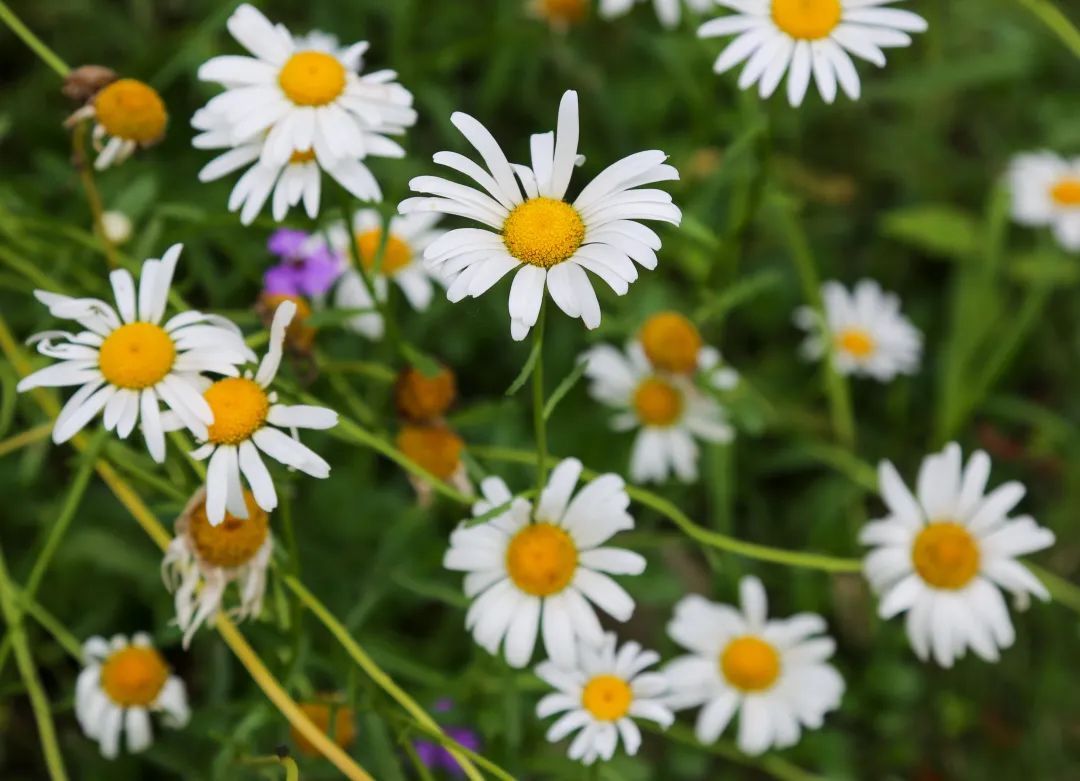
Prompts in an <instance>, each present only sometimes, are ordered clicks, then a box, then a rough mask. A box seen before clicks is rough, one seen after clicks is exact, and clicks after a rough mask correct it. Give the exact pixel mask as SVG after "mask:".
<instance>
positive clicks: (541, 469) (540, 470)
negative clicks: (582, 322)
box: [532, 298, 548, 506]
mask: <svg viewBox="0 0 1080 781" xmlns="http://www.w3.org/2000/svg"><path fill="white" fill-rule="evenodd" d="M546 319H547V298H544V299H543V300H542V301H541V303H540V317H539V318H538V319H537V321H536V326H535V327H534V330H533V339H535V342H534V345H535V346H534V348H533V349H534V350H536V364H535V365H534V366H533V376H532V381H533V383H532V385H533V431H534V432H535V435H536V497H537V502H536V506H539V503H540V497H541V496H543V494H544V486H545V485H546V484H547V462H548V452H547V427H546V426H545V425H544V322H545V320H546Z"/></svg>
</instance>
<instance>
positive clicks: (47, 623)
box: [11, 583, 83, 664]
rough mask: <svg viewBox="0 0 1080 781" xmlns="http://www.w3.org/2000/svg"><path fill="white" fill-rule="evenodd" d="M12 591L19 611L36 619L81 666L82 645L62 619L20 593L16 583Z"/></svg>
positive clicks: (24, 593)
mask: <svg viewBox="0 0 1080 781" xmlns="http://www.w3.org/2000/svg"><path fill="white" fill-rule="evenodd" d="M11 590H12V592H14V594H15V601H16V602H18V604H19V609H20V610H22V612H23V614H24V615H26V616H28V617H30V618H32V619H34V621H36V622H37V623H38V625H39V626H40V627H41V628H42V629H44V630H45V631H46V632H48V633H49V634H50V635H52V638H53V640H55V641H56V642H57V645H59V646H60V647H61V648H63V649H64V650H65V651H67V653H68V655H69V656H71V658H72V659H75V660H76V661H77V662H79V663H80V664H81V663H82V658H83V654H82V643H80V642H79V638H77V637H75V635H73V634H72V633H71V631H70V630H69V629H68V628H67V627H66V626H64V624H63V623H62V622H61V621H60V619H58V618H57V617H56V616H54V615H53V614H52V613H50V612H49V611H48V610H46V609H45V608H44V607H43V606H42V604H41V603H40V602H38V601H37V600H35V599H33V598H31V597H29V596H27V594H26V592H25V591H20V590H19V588H18V587H17V586H16V585H15V584H14V583H12V584H11Z"/></svg>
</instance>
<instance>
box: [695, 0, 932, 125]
mask: <svg viewBox="0 0 1080 781" xmlns="http://www.w3.org/2000/svg"><path fill="white" fill-rule="evenodd" d="M716 2H717V3H718V4H719V5H722V6H724V7H726V8H730V9H732V10H733V11H736V12H737V13H735V14H729V15H727V16H721V17H719V18H718V19H713V20H711V21H708V22H705V24H703V25H701V27H700V28H698V37H699V38H716V37H723V36H729V35H734V36H736V38H735V40H734V41H732V42H731V43H730V44H729V45H728V47H727V48H726V49H724V51H723V52H721V54H720V56H719V57H717V59H716V63H715V64H714V65H713V70H714V71H716V72H717V73H724V72H726V71H728V70H730V69H731V68H734V67H735V66H736V65H739V64H740V63H743V62H745V63H746V65H745V66H744V67H743V69H742V73H741V74H740V75H739V88H740V89H747V88H748V87H750V86H751V85H753V84H754V83H757V85H758V90H759V92H760V93H761V97H763V98H767V97H769V96H770V95H772V94H773V92H774V91H775V90H776V88H777V86H779V84H780V81H781V79H783V78H784V74H785V73H788V72H789V71H790V73H789V75H788V80H787V95H788V101H789V102H790V103H791V105H792V106H798V105H799V104H801V103H802V100H803V97H804V96H805V95H806V88H807V86H809V84H810V76H811V74H812V75H813V77H814V81H815V82H817V87H818V91H819V92H820V93H821V97H822V99H823V100H824V101H825V102H826V103H832V102H833V100H835V98H836V85H837V84H839V85H840V88H841V89H842V90H844V92H846V93H847V95H848V97H849V98H851V99H852V100H858V98H859V93H860V89H861V87H860V84H859V74H858V73H857V72H856V71H855V65H854V64H853V63H852V61H851V55H852V54H853V55H855V56H856V57H858V58H860V59H863V60H867V61H869V62H872V63H874V64H875V65H877V66H878V67H884V66H885V53H884V51H882V50H883V49H888V48H894V47H902V46H910V45H911V36H910V35H908V33H921V32H924V31H925V30H926V20H925V19H923V18H922V17H921V16H919V15H918V14H914V13H912V12H911V11H904V10H901V9H899V8H881V7H880V6H885V5H890V4H892V3H895V2H900V0H716Z"/></svg>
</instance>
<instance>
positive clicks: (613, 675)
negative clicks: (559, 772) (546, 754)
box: [536, 632, 675, 765]
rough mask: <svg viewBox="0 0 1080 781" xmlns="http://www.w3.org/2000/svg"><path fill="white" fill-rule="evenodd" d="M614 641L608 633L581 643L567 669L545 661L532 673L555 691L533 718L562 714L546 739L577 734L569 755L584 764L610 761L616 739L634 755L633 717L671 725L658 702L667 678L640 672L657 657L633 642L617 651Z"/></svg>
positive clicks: (636, 742)
mask: <svg viewBox="0 0 1080 781" xmlns="http://www.w3.org/2000/svg"><path fill="white" fill-rule="evenodd" d="M615 643H616V640H615V635H614V634H613V633H611V632H608V633H606V634H605V635H604V638H603V640H602V641H601V643H600V644H599V645H594V644H590V643H582V644H581V647H580V648H579V651H578V664H577V665H576V666H575V667H573V668H569V669H567V668H565V667H561V666H559V665H557V664H555V663H553V662H550V661H548V662H542V663H541V664H540V665H539V666H537V668H536V674H537V675H538V676H539V677H540V678H541V679H543V680H544V681H545V682H547V683H548V684H550V685H551V686H552V687H554V688H555V689H557V690H558V691H557V692H556V693H555V694H549V695H547V696H546V697H544V698H543V699H542V700H540V702H539V703H538V704H537V706H536V715H537V717H538V718H541V719H546V718H547V717H548V716H552V715H554V714H556V713H562V714H563V715H562V716H560V717H559V718H558V720H557V721H556V722H555V723H554V724H552V725H551V728H550V729H549V730H548V732H547V739H548V740H549V741H550V742H552V743H555V742H556V741H559V740H562V739H563V738H564V737H566V736H568V735H570V734H571V733H574V732H577V736H576V737H575V738H574V740H573V741H572V742H571V743H570V750H569V752H568V753H569V756H570V759H573V760H577V761H579V762H582V763H583V764H586V765H591V764H593V763H594V762H595V761H596V760H597V759H601V760H604V761H605V762H606V761H608V760H609V759H611V758H612V757H613V756H614V755H615V748H616V747H617V745H618V743H619V738H620V737H621V738H622V743H623V748H625V749H626V753H627V754H628V755H630V756H634V755H635V754H637V751H638V748H639V747H640V746H641V730H639V729H638V726H637V725H636V724H635V723H634V719H635V718H638V719H645V720H646V721H652V722H655V723H656V724H659V725H660V726H661V727H663V728H665V729H667V728H668V727H670V726H671V724H672V722H673V721H675V716H674V714H673V713H672V712H671V710H670V709H669V708H668V707H667V705H665V704H664V703H663V701H662V697H663V695H664V694H666V693H667V688H668V681H667V677H666V676H664V675H663V674H661V673H657V672H644V671H645V670H646V669H647V668H649V667H652V666H653V665H654V664H656V663H657V662H658V661H660V654H658V653H656V651H645V650H642V648H641V646H640V645H638V644H637V643H635V642H632V641H631V642H628V643H624V644H623V646H622V647H621V648H618V649H617V648H616V647H615Z"/></svg>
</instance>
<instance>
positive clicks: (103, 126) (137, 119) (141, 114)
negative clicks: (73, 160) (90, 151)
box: [67, 79, 169, 171]
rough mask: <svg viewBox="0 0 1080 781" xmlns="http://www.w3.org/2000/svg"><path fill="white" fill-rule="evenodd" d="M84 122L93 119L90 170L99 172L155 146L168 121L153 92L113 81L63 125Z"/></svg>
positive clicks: (134, 83)
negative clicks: (91, 162) (92, 147)
mask: <svg viewBox="0 0 1080 781" xmlns="http://www.w3.org/2000/svg"><path fill="white" fill-rule="evenodd" d="M84 119H92V120H94V131H93V135H92V139H93V142H94V149H96V150H97V151H98V156H97V159H96V160H95V161H94V168H96V169H98V170H99V171H100V170H103V169H105V168H108V167H109V166H111V165H114V164H118V163H122V162H124V161H125V160H127V159H128V158H129V157H131V155H132V154H133V153H134V152H135V150H136V149H139V148H140V147H148V146H153V145H154V144H156V143H157V142H158V141H160V140H161V139H162V137H164V135H165V125H166V124H167V123H168V121H169V117H168V114H167V113H166V112H165V104H164V103H163V102H162V100H161V96H160V95H158V93H157V90H155V89H154V88H153V87H151V86H149V85H148V84H144V83H143V82H141V81H138V80H136V79H117V80H116V81H113V82H111V83H109V84H107V85H106V86H104V87H102V88H101V89H100V90H98V91H97V92H96V93H95V94H94V95H93V96H92V97H91V98H90V99H89V100H88V101H87V103H86V105H85V106H83V107H82V108H81V109H79V110H78V111H76V112H75V113H74V114H72V115H71V117H70V118H69V119H68V121H67V124H68V125H69V126H72V125H75V124H78V123H79V122H81V121H83V120H84ZM106 139H107V140H106Z"/></svg>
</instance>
